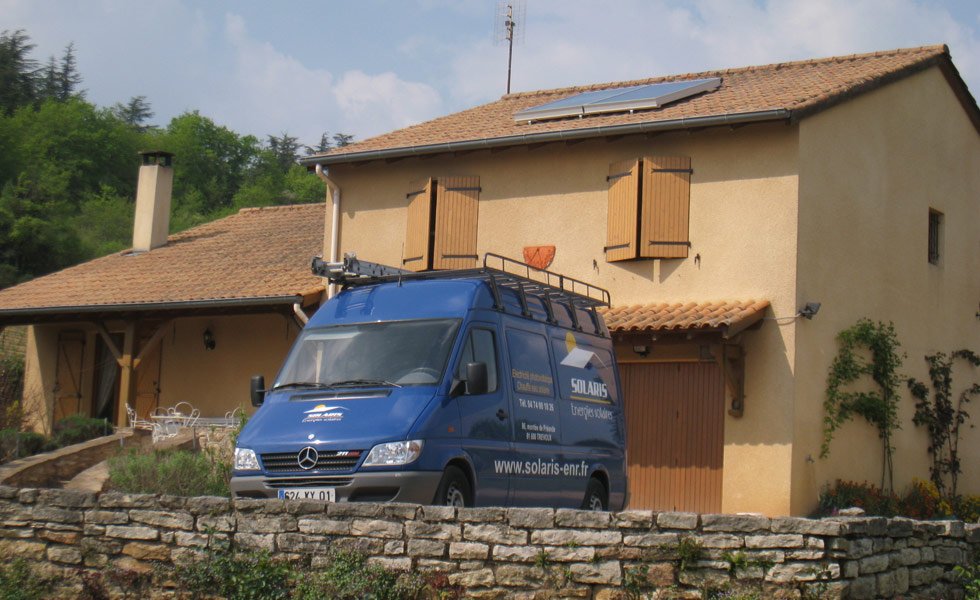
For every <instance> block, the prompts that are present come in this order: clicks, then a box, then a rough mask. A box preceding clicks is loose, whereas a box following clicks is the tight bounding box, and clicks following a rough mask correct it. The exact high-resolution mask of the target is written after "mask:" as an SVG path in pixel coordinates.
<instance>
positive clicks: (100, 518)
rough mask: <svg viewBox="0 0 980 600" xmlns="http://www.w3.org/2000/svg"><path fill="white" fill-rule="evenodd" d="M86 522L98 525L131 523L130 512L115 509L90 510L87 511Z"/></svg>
mask: <svg viewBox="0 0 980 600" xmlns="http://www.w3.org/2000/svg"><path fill="white" fill-rule="evenodd" d="M85 522H86V523H96V524H98V525H124V524H126V523H129V513H127V512H126V511H113V510H88V511H85Z"/></svg>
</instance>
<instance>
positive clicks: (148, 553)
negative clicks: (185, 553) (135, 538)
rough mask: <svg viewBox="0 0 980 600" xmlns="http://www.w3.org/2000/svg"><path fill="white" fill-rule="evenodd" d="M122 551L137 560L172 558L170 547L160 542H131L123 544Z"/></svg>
mask: <svg viewBox="0 0 980 600" xmlns="http://www.w3.org/2000/svg"><path fill="white" fill-rule="evenodd" d="M122 553H123V554H125V555H127V556H132V557H133V558H135V559H136V560H154V561H168V560H170V548H168V547H167V546H163V545H159V544H143V543H140V542H129V543H128V544H126V545H125V546H123V549H122Z"/></svg>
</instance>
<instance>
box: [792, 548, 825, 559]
mask: <svg viewBox="0 0 980 600" xmlns="http://www.w3.org/2000/svg"><path fill="white" fill-rule="evenodd" d="M785 556H786V559H787V560H820V559H822V558H825V557H826V553H825V552H824V551H823V550H809V549H806V550H788V551H787V552H786V555H785Z"/></svg>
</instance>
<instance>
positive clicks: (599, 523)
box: [555, 508, 612, 529]
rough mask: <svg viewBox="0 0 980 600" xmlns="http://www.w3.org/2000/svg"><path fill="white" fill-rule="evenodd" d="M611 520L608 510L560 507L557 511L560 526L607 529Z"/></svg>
mask: <svg viewBox="0 0 980 600" xmlns="http://www.w3.org/2000/svg"><path fill="white" fill-rule="evenodd" d="M611 522H612V518H611V517H610V515H609V513H607V512H596V511H589V510H572V509H569V508H560V509H558V510H557V511H555V524H556V525H558V527H576V528H583V529H584V528H591V529H605V528H606V527H609V524H610V523H611Z"/></svg>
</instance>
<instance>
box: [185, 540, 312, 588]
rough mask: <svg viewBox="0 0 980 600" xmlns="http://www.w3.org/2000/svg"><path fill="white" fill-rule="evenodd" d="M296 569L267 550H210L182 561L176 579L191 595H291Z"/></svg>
mask: <svg viewBox="0 0 980 600" xmlns="http://www.w3.org/2000/svg"><path fill="white" fill-rule="evenodd" d="M292 575H293V570H292V567H290V565H289V563H286V562H282V561H277V560H273V559H272V558H270V556H269V554H268V553H267V552H232V551H230V550H227V549H225V550H218V551H209V552H208V553H207V554H206V555H205V556H204V557H203V558H202V559H200V560H195V561H191V562H187V563H184V564H179V565H177V567H176V568H175V569H174V580H175V581H176V582H177V583H178V584H179V586H180V587H181V588H182V589H184V590H186V591H188V592H190V593H191V597H192V598H211V597H214V596H215V595H217V596H220V597H224V598H233V599H235V600H280V599H283V598H289V587H288V586H289V583H290V579H291V578H292ZM323 598H329V596H323Z"/></svg>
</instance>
